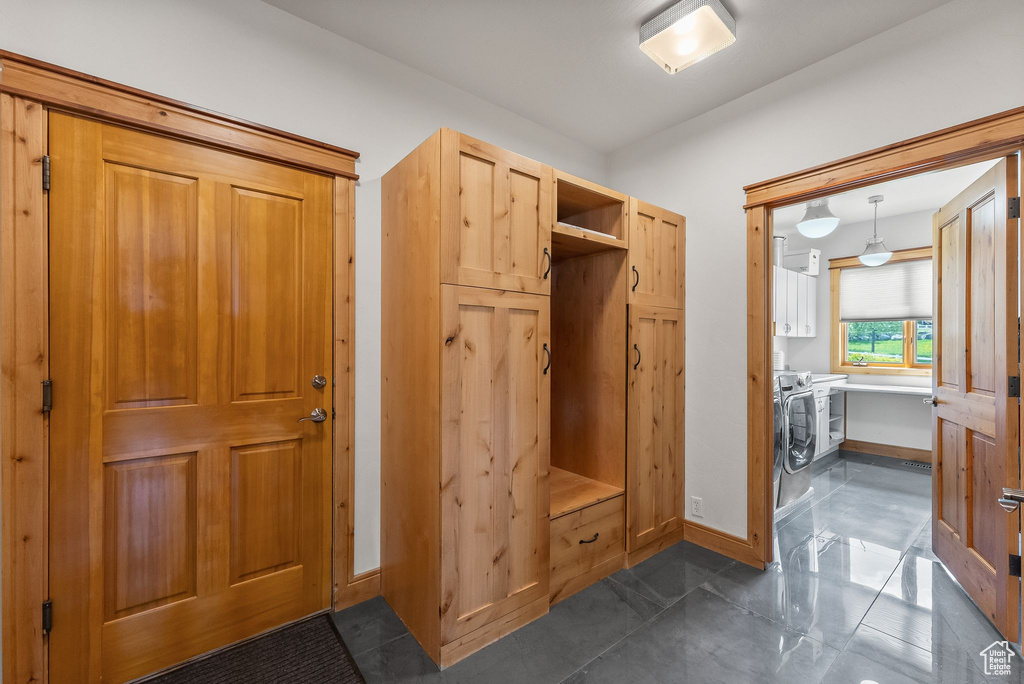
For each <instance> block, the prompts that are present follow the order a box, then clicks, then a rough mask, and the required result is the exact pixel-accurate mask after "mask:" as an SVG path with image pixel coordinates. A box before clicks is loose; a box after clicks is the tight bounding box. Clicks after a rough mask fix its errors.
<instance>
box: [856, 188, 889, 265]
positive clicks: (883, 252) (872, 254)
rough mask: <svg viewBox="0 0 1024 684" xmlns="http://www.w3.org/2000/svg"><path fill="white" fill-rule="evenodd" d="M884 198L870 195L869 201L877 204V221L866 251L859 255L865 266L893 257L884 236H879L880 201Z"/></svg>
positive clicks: (880, 262)
mask: <svg viewBox="0 0 1024 684" xmlns="http://www.w3.org/2000/svg"><path fill="white" fill-rule="evenodd" d="M884 199H885V197H883V196H882V195H872V196H871V197H868V202H871V204H874V205H875V222H874V225H873V235H872V237H869V238H868V244H867V247H865V248H864V252H863V253H862V254H861V255H860V257H859V258H860V263H862V264H864V265H865V266H881V265H882V264H884V263H885V262H887V261H888V260H889V259H891V258H892V252H890V251H889V250H888V249H887V248H886V246H885V243H884V242H882V238H880V237H878V203H879V202H881V201H882V200H884Z"/></svg>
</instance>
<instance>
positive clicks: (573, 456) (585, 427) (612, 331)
mask: <svg viewBox="0 0 1024 684" xmlns="http://www.w3.org/2000/svg"><path fill="white" fill-rule="evenodd" d="M626 268H627V267H626V256H625V253H623V252H609V253H604V254H595V255H592V256H590V257H581V258H577V259H568V260H564V261H558V262H556V263H555V265H554V268H553V270H552V284H551V348H552V358H551V398H552V400H551V463H552V465H555V466H557V467H559V468H564V469H565V470H568V471H570V472H573V473H577V474H579V475H582V476H585V477H587V478H591V479H593V480H599V481H600V482H604V483H607V484H609V485H612V486H613V487H617V488H619V489H621V488H624V487H625V486H626V364H625V363H623V360H622V350H623V347H625V345H626V282H627V278H626Z"/></svg>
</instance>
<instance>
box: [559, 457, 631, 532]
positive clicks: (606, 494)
mask: <svg viewBox="0 0 1024 684" xmlns="http://www.w3.org/2000/svg"><path fill="white" fill-rule="evenodd" d="M550 490H551V519H552V520H553V519H555V518H559V517H561V516H563V515H566V514H567V513H572V512H573V511H578V510H579V509H581V508H586V507H587V506H593V505H594V504H596V503H600V502H601V501H605V500H607V499H611V498H614V497H616V496H619V495H620V494H622V492H623V491H624V490H623V488H622V487H616V486H614V485H610V484H606V483H604V482H598V481H597V480H592V479H590V478H589V477H584V476H583V475H577V474H576V473H571V472H569V471H568V470H562V469H561V468H556V467H554V466H551V486H550Z"/></svg>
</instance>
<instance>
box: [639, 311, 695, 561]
mask: <svg viewBox="0 0 1024 684" xmlns="http://www.w3.org/2000/svg"><path fill="white" fill-rule="evenodd" d="M683 330H684V322H683V312H682V311H680V310H678V309H668V308H664V307H654V306H639V305H635V304H633V305H630V307H629V390H628V391H629V394H628V403H629V407H628V418H627V426H626V434H627V445H628V447H627V453H626V487H627V490H626V508H627V518H626V520H627V539H628V547H629V551H631V552H632V551H635V550H637V549H639V548H641V547H643V546H646V545H647V544H649V543H651V542H653V541H656V540H657V539H658V538H660V537H662V536H663V535H665V534H668V533H670V532H672V531H674V530H676V529H678V528H679V527H680V526H682V524H683V516H684V513H685V509H684V504H683V386H684V383H683V368H684V363H683V353H684V352H683V340H684V334H683Z"/></svg>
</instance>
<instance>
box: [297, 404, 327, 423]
mask: <svg viewBox="0 0 1024 684" xmlns="http://www.w3.org/2000/svg"><path fill="white" fill-rule="evenodd" d="M304 420H311V421H313V422H314V423H322V422H324V421H325V420H327V411H324V410H323V409H322V408H320V407H317V408H315V409H313V411H312V412H311V413H310V414H309V415H308V416H306V417H305V418H299V419H298V421H296V422H298V423H301V422H302V421H304Z"/></svg>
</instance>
